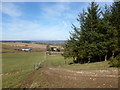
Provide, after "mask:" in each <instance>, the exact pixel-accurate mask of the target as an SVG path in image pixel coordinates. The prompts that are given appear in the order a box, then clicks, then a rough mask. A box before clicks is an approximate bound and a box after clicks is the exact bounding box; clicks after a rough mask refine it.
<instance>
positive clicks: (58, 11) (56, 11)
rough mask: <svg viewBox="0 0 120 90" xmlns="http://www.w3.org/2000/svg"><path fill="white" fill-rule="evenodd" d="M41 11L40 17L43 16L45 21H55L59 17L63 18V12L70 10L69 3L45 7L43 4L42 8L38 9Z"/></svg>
mask: <svg viewBox="0 0 120 90" xmlns="http://www.w3.org/2000/svg"><path fill="white" fill-rule="evenodd" d="M40 9H41V10H42V11H41V12H42V16H44V17H45V18H47V19H51V18H52V19H55V18H58V17H59V16H63V14H64V12H66V11H67V10H69V9H70V7H69V3H56V4H54V5H53V4H52V5H48V6H47V5H45V4H43V6H42V7H40Z"/></svg>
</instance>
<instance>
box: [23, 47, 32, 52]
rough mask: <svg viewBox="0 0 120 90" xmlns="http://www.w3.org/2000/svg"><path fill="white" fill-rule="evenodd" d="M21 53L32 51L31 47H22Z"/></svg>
mask: <svg viewBox="0 0 120 90" xmlns="http://www.w3.org/2000/svg"><path fill="white" fill-rule="evenodd" d="M21 51H26V52H28V51H32V48H31V47H24V48H21Z"/></svg>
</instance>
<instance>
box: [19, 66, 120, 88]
mask: <svg viewBox="0 0 120 90" xmlns="http://www.w3.org/2000/svg"><path fill="white" fill-rule="evenodd" d="M36 72H40V73H41V74H42V75H43V76H44V77H45V78H46V83H45V82H44V84H45V85H47V87H49V88H117V87H118V70H117V69H114V70H81V71H73V70H68V69H62V68H55V67H49V68H42V69H39V70H37V71H36ZM35 74H36V73H35V72H34V73H32V74H31V75H30V76H29V77H28V78H26V80H25V82H24V83H23V85H21V86H22V87H24V86H27V87H31V85H32V82H33V81H34V79H35V78H36V77H35V76H36V75H35ZM38 77H39V75H38ZM38 77H37V78H38ZM39 78H40V77H39ZM37 84H38V85H39V83H37Z"/></svg>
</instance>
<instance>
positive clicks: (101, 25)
mask: <svg viewBox="0 0 120 90" xmlns="http://www.w3.org/2000/svg"><path fill="white" fill-rule="evenodd" d="M77 21H78V22H79V27H76V26H75V25H73V24H72V28H73V32H70V34H71V36H70V38H69V39H68V40H67V41H66V42H65V44H64V45H63V47H64V54H63V56H64V57H65V58H69V57H70V58H71V57H72V58H73V61H74V62H76V63H88V62H98V61H103V60H105V61H106V60H110V63H111V65H113V66H117V67H118V66H120V1H119V2H114V3H113V4H112V6H107V5H105V6H104V9H103V10H101V9H100V8H99V5H98V4H97V3H96V2H91V3H90V5H89V7H88V8H87V11H85V10H83V12H82V13H80V14H79V15H78V18H77ZM116 57H117V58H116ZM118 57H119V58H118Z"/></svg>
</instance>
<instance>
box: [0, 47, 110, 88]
mask: <svg viewBox="0 0 120 90" xmlns="http://www.w3.org/2000/svg"><path fill="white" fill-rule="evenodd" d="M6 48H7V49H8V51H7V49H6ZM14 49H15V48H14V47H11V46H4V48H3V51H6V52H8V53H3V54H2V74H3V75H2V79H3V81H2V82H3V83H2V87H3V88H10V87H12V88H13V87H19V86H20V85H21V83H23V82H24V79H26V78H27V77H28V76H29V75H30V74H31V73H33V72H34V65H35V64H36V63H39V62H40V61H42V60H45V61H44V63H43V64H42V65H43V68H44V67H61V68H66V69H72V70H94V69H96V70H99V69H110V68H109V65H108V61H106V62H97V63H89V64H72V65H68V64H65V60H64V57H62V56H61V55H48V56H46V58H45V53H44V52H19V53H17V52H18V51H17V52H16V53H10V52H11V51H12V50H13V51H14V52H15V50H14ZM66 61H67V63H69V62H71V61H72V59H68V60H66ZM37 75H39V77H41V78H34V79H35V80H34V81H38V82H39V83H40V84H41V85H39V86H40V87H46V86H44V85H43V82H44V81H45V78H44V76H42V75H41V73H40V72H37V73H36V74H35V75H34V77H37ZM34 84H35V83H34V82H33V85H34Z"/></svg>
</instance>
